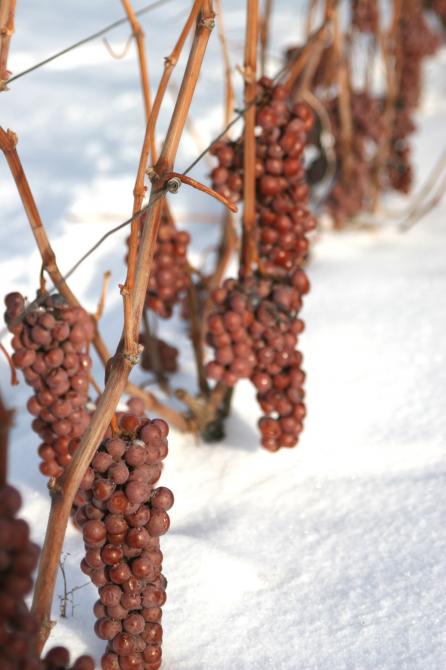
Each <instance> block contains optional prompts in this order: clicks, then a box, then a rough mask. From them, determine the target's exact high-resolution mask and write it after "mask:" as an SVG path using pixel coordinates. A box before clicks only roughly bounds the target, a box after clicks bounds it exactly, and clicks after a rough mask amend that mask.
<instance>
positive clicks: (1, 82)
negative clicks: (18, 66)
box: [0, 0, 16, 91]
mask: <svg viewBox="0 0 446 670" xmlns="http://www.w3.org/2000/svg"><path fill="white" fill-rule="evenodd" d="M15 6H16V0H2V2H1V3H0V91H4V90H7V84H8V78H9V74H10V72H9V70H8V67H7V65H8V54H9V46H10V43H11V38H12V36H13V34H14V14H15Z"/></svg>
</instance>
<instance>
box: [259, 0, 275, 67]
mask: <svg viewBox="0 0 446 670" xmlns="http://www.w3.org/2000/svg"><path fill="white" fill-rule="evenodd" d="M272 10H273V0H265V6H264V9H263V14H262V17H261V19H260V76H261V77H263V75H264V74H265V72H266V55H267V53H268V45H269V32H270V24H271V15H272Z"/></svg>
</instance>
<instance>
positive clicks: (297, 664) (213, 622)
mask: <svg viewBox="0 0 446 670" xmlns="http://www.w3.org/2000/svg"><path fill="white" fill-rule="evenodd" d="M142 4H143V3H142V2H139V3H135V6H137V7H139V6H142ZM275 4H276V12H277V13H276V19H275V22H274V23H275V32H276V40H275V42H274V44H273V46H272V52H273V54H276V55H278V54H279V53H280V46H281V45H283V44H290V43H292V41H293V39H294V37H295V31H297V30H298V27H299V24H300V20H301V18H300V16H299V7H300V6H301V4H302V2H299V3H297V2H293V3H291V2H289V1H287V0H281V1H278V2H277V3H275ZM62 5H63V6H62ZM223 5H224V6H225V7H227V9H225V19H226V25H227V27H228V34H229V39H230V44H231V47H232V49H233V53H234V54H235V56H236V62H238V63H241V62H242V51H241V49H242V43H243V27H242V26H243V16H244V12H243V11H242V9H240V8H241V7H242V6H243V5H242V3H239V2H237V0H229V1H226V0H225V2H223ZM188 6H189V3H188V2H186V1H184V2H176V3H173V2H171V3H169V4H167V5H166V6H165V7H164V8H162V9H159V10H157V11H155V12H154V13H151V14H147V15H146V16H145V17H144V18H143V19H142V24H143V26H144V28H145V29H146V32H147V44H148V50H149V60H150V64H151V70H152V75H153V79H154V81H156V80H157V79H158V77H159V75H160V71H161V67H162V58H161V57H162V56H164V55H167V54H168V53H169V51H170V50H171V48H172V46H173V39H174V36H175V34H177V33H178V32H179V29H180V25H181V21H182V20H184V17H185V16H186V12H187V7H188ZM17 9H18V11H17V20H16V34H15V36H14V39H13V43H12V49H11V58H10V67H11V69H13V70H14V72H18V71H20V70H21V69H23V68H25V67H28V66H29V65H31V64H32V63H34V62H35V61H37V60H39V59H41V58H42V57H45V56H46V55H48V54H50V53H52V52H53V51H57V50H58V49H60V48H63V47H64V46H65V45H67V44H69V43H71V42H73V41H75V40H76V39H79V38H81V37H83V36H84V35H85V34H88V33H89V32H93V31H95V30H97V29H99V28H101V27H102V26H103V25H105V24H107V23H108V22H111V21H113V20H115V19H116V18H119V17H120V16H121V15H122V10H121V7H120V4H119V2H117V1H116V2H114V3H111V2H109V1H107V0H96V1H95V2H94V3H91V2H87V0H78V1H77V2H64V3H53V2H50V0H41V1H40V2H38V3H24V2H19V3H18V8H17ZM127 35H128V29H126V28H121V29H119V30H116V31H114V32H113V33H111V34H110V35H109V40H110V42H111V43H112V45H113V46H114V47H115V48H116V49H119V48H120V46H121V45H122V44H123V43H124V42H125V40H126V38H127ZM219 58H220V52H219V47H218V43H217V38H216V35H214V37H213V38H212V41H211V43H210V47H209V53H208V56H207V57H206V61H205V67H204V70H203V74H202V77H201V81H200V83H199V86H198V88H197V97H196V99H195V101H194V104H193V108H192V118H193V119H194V121H195V124H196V126H197V127H198V128H199V130H200V134H201V136H202V140H203V143H207V141H208V140H209V139H210V138H211V137H212V135H213V134H215V133H217V132H218V131H219V129H220V128H221V110H220V107H219V104H218V101H219V100H220V99H221V95H222V82H221V65H220V60H219ZM183 62H184V60H183V61H182V63H183ZM445 68H446V54H445V51H444V50H443V51H442V52H441V53H440V54H439V56H438V57H437V58H436V61H435V63H432V64H430V65H429V68H428V84H429V88H428V94H427V96H426V101H425V105H424V108H423V113H422V115H421V117H420V130H421V132H420V134H419V136H418V137H417V140H416V163H417V168H418V180H419V183H421V182H422V181H423V179H424V178H426V176H427V174H428V172H429V170H430V168H431V167H432V165H433V164H434V163H435V161H436V159H437V158H438V156H439V155H440V153H441V151H442V150H443V148H444V122H445V118H446V117H445V114H446V83H445V82H446V76H445ZM180 72H181V64H180V68H179V70H178V72H176V73H175V75H174V80H175V81H176V82H178V81H179V80H180ZM170 107H171V101H169V103H168V105H167V107H166V114H164V121H163V123H162V124H161V126H160V136H161V134H162V132H163V129H164V128H165V125H166V118H167V111H168V108H170ZM0 124H1V125H2V126H3V127H10V128H11V129H13V130H14V131H15V132H17V134H18V135H19V139H20V142H19V147H18V148H19V152H20V154H21V157H22V159H23V163H24V166H25V169H26V172H27V175H28V178H29V181H30V183H31V187H32V189H33V191H34V194H35V197H36V200H37V202H38V205H39V207H40V211H41V214H42V217H43V220H44V221H45V224H46V226H47V229H48V232H49V234H50V237H51V240H52V242H53V244H54V248H55V250H56V253H57V256H58V260H59V263H60V266H61V268H62V270H66V269H67V268H68V267H70V265H71V264H72V263H73V261H75V260H76V259H77V257H78V256H80V255H81V254H82V253H83V251H84V250H86V249H87V248H88V246H89V245H90V244H91V243H92V242H94V241H96V239H97V238H98V237H100V236H101V235H102V234H103V233H104V232H105V231H106V230H107V229H109V228H110V227H111V226H112V225H115V224H116V223H117V222H119V221H120V220H124V219H125V218H126V217H127V215H128V214H129V211H130V209H131V201H132V187H133V179H134V174H135V170H136V166H137V160H138V154H139V149H140V143H141V140H142V133H143V115H142V104H141V98H140V92H139V89H138V71H137V65H136V59H135V54H134V50H133V49H132V50H131V52H130V53H129V54H128V55H127V57H126V58H125V59H124V60H118V61H115V60H112V59H111V57H110V55H109V54H108V52H107V51H106V50H105V48H104V46H103V45H102V44H101V43H100V41H95V42H93V43H90V44H89V45H86V46H85V47H83V48H81V49H79V50H77V51H74V52H73V53H71V54H69V55H67V56H65V57H64V58H61V59H59V60H58V61H56V62H55V63H54V64H51V65H50V66H48V67H47V68H44V69H42V70H40V71H36V72H34V73H33V74H30V75H29V76H27V77H24V78H23V79H21V80H18V81H17V82H15V83H13V84H12V85H11V90H10V91H9V92H8V93H3V94H1V95H0ZM197 153H198V151H197V147H196V145H195V144H194V141H193V140H192V139H191V138H190V137H188V136H187V135H186V136H185V139H184V142H183V143H182V149H181V153H180V155H179V159H178V163H177V165H178V168H180V169H181V168H182V167H184V166H185V165H187V163H188V162H189V161H190V160H191V159H192V158H193V157H194V156H195V155H196V154H197ZM207 170H208V168H207V166H206V164H205V163H204V162H203V163H202V164H201V165H200V166H199V167H197V169H196V170H195V172H194V176H197V178H204V175H205V173H206V171H207ZM172 200H173V204H174V206H175V207H176V211H177V212H178V214H179V215H180V217H181V218H180V220H181V222H182V223H185V224H189V223H190V222H191V220H193V214H194V213H195V212H201V213H202V212H203V211H204V212H208V213H210V214H212V215H214V216H215V215H218V214H219V212H220V210H219V207H218V206H217V205H216V204H215V203H213V202H211V201H210V200H209V199H207V198H205V197H204V196H201V195H200V194H198V195H197V194H196V193H193V194H191V193H190V192H188V191H187V190H186V189H182V190H181V192H180V194H179V195H178V196H176V199H172ZM0 203H1V220H2V225H1V226H0V254H1V261H2V291H3V293H6V292H8V291H10V290H21V291H23V292H24V293H25V294H27V295H28V296H31V297H32V296H33V293H34V291H35V289H36V286H37V282H38V275H39V270H40V261H39V257H38V254H37V253H36V251H35V249H34V244H33V239H32V236H31V233H30V231H29V229H28V224H27V222H26V219H25V216H24V214H23V212H22V209H21V206H20V202H19V200H18V196H17V193H16V190H15V187H14V184H13V182H12V179H11V177H10V175H9V173H8V170H7V168H6V166H5V162H4V160H3V159H2V158H1V157H0ZM402 204H403V203H402V202H396V203H393V206H394V207H401V206H402ZM445 212H446V205H445V204H443V206H442V207H439V208H438V209H436V210H434V211H433V212H432V213H431V214H430V215H429V216H428V217H427V218H426V219H424V220H423V221H422V222H420V223H419V224H418V225H417V226H416V227H414V228H413V230H412V231H411V232H410V233H407V234H405V235H402V234H400V233H398V232H397V231H396V229H395V228H394V227H389V226H387V227H384V228H383V229H382V231H381V232H371V233H370V232H369V233H365V232H362V233H344V234H338V235H333V234H329V233H326V234H324V235H322V237H321V238H320V240H319V241H318V244H317V245H316V247H315V250H314V255H313V259H312V263H311V265H310V268H309V273H310V276H311V280H312V286H313V290H312V292H311V294H310V295H309V297H308V298H307V300H306V304H305V310H304V318H305V320H306V323H307V331H306V334H305V337H304V338H303V349H304V354H305V368H306V371H307V374H308V383H307V391H308V407H309V416H308V420H307V423H306V430H305V433H304V436H303V438H302V441H301V445H300V446H299V448H298V449H295V450H291V451H286V450H283V451H281V452H279V453H277V454H269V453H266V452H264V451H262V450H260V448H259V447H258V446H257V444H258V437H257V432H256V428H255V421H256V416H257V407H256V404H255V402H254V395H253V392H252V390H251V389H250V387H249V386H248V385H247V384H246V385H244V384H242V385H240V388H239V389H238V390H237V393H236V396H235V401H234V413H233V416H232V418H231V419H230V421H229V422H228V425H227V439H226V440H225V441H224V442H223V443H221V444H217V445H197V444H195V443H194V441H193V440H192V438H190V437H182V436H180V435H178V434H175V433H172V435H171V441H170V444H171V451H170V455H169V458H168V462H167V464H166V468H165V472H164V475H163V482H164V483H165V484H166V485H167V486H170V487H171V488H172V489H173V491H174V493H175V496H176V504H175V507H174V509H173V510H172V514H171V518H172V527H171V531H170V532H169V534H168V535H167V536H166V537H165V539H164V540H163V551H164V554H165V565H164V571H165V574H166V576H167V578H168V580H169V587H168V601H167V604H166V606H165V610H164V632H165V641H164V659H165V661H164V666H163V667H164V668H165V670H443V668H446V605H445V598H444V584H445V582H446V562H445V558H444V557H445V554H446V539H445V527H446V502H445V495H444V479H445V476H446V473H445V470H446V459H445V444H444V443H445V438H446V413H445V411H444V398H445V392H446V345H445V336H444V333H445V329H446V303H445V299H444V296H445V286H446V281H445V280H446V268H445V262H444V258H445V253H444V249H445V245H446V226H445V222H444V218H445ZM189 229H190V230H191V231H192V233H193V235H194V238H195V244H196V248H197V249H198V248H199V249H206V248H207V247H209V246H210V245H212V244H213V243H214V241H215V239H216V234H217V226H214V227H213V229H212V230H211V231H210V230H208V227H205V226H204V225H203V224H196V225H190V227H189ZM125 234H126V233H120V234H118V235H116V236H115V237H114V238H113V240H111V241H108V242H107V243H106V244H105V245H104V246H103V247H102V248H101V249H100V250H98V252H97V253H96V254H95V255H94V257H92V258H91V259H89V260H88V262H86V263H85V265H84V266H83V268H82V269H81V270H80V271H78V272H77V273H76V274H75V275H74V276H73V278H72V281H71V282H70V284H71V286H72V288H73V290H74V291H75V292H76V294H77V295H78V296H79V298H80V299H81V301H83V303H84V304H85V306H86V307H88V308H90V309H93V308H94V306H95V303H96V300H97V297H98V294H99V291H100V283H101V276H102V272H103V271H104V270H107V269H111V270H112V272H113V278H112V287H111V289H110V291H109V297H108V302H107V312H106V315H105V316H104V319H103V323H102V326H103V327H102V330H103V332H104V334H105V336H106V339H107V341H108V343H109V345H110V348H113V347H114V346H115V345H116V339H117V337H118V333H119V332H120V323H121V321H120V319H121V301H120V297H119V293H118V290H117V284H118V283H119V282H120V281H122V279H123V276H124V265H123V256H124V245H123V239H124V236H125ZM198 238H199V239H198ZM179 328H181V325H180V323H179V322H174V323H173V324H169V325H167V327H166V330H165V332H167V333H169V331H170V332H172V331H173V330H174V329H176V332H177V335H176V338H177V340H178V339H179V338H180V337H183V339H185V336H184V333H183V334H181V333H180V334H178V329H179ZM7 339H8V338H5V340H7ZM185 346H186V345H185ZM192 369H193V367H192V364H188V365H186V366H185V368H183V372H182V374H181V375H180V376H179V380H180V382H181V383H182V384H187V383H190V379H191V374H192ZM1 370H2V375H1V387H2V391H3V393H4V394H5V396H6V399H7V402H8V404H9V405H10V406H14V407H16V409H17V417H16V427H15V429H14V431H13V434H12V441H11V442H12V448H11V455H10V464H11V468H10V469H11V477H12V479H13V481H14V482H15V483H16V484H17V485H18V486H19V488H20V490H21V491H22V492H23V494H24V499H25V506H24V515H25V516H26V518H27V519H28V520H29V521H30V523H31V525H32V529H33V536H34V537H35V538H36V539H41V538H42V533H43V529H44V526H45V519H46V515H47V511H48V497H47V493H46V481H45V480H44V478H43V477H42V476H41V475H40V474H39V473H38V469H37V462H38V458H37V455H36V446H37V444H38V439H37V437H36V436H35V435H34V434H33V433H31V431H30V429H29V423H30V419H29V416H28V415H27V414H26V411H25V409H24V408H25V403H26V399H27V398H28V397H29V395H30V390H29V388H28V387H26V386H25V384H24V383H23V382H22V383H21V384H20V386H19V387H16V388H14V389H11V388H9V387H8V372H7V369H6V366H4V365H2V368H1ZM95 374H96V376H97V378H98V379H101V378H102V372H101V368H100V366H99V364H97V365H96V368H95ZM134 380H135V381H136V382H140V381H142V380H143V375H142V373H140V372H138V371H135V373H134ZM79 544H80V543H79V536H78V534H77V533H76V532H75V531H74V530H72V529H70V530H69V532H68V534H67V540H66V546H65V551H66V552H67V554H69V555H68V556H67V559H66V569H67V576H68V582H69V588H72V587H76V586H81V585H83V584H84V583H85V582H86V578H85V576H84V575H83V574H82V573H81V572H80V571H79V569H78V564H79V561H80V558H81V555H82V551H81V548H80V546H79ZM61 593H62V584H61V582H59V584H58V587H57V594H59V595H60V594H61ZM74 597H75V604H76V607H75V610H74V615H73V616H72V617H70V618H68V619H66V620H60V619H59V620H58V624H57V626H56V627H55V629H54V632H53V635H52V641H53V643H56V642H63V643H64V644H67V645H68V646H69V647H70V649H71V650H72V651H73V652H75V653H77V654H78V653H81V652H84V650H86V649H88V650H90V651H91V652H92V653H93V654H94V655H95V656H96V657H97V658H99V657H100V655H101V653H102V649H103V643H102V642H101V641H100V640H98V639H97V638H95V636H94V634H93V632H92V624H93V614H92V612H91V606H92V604H93V602H94V600H95V599H96V595H95V588H94V587H93V586H91V585H88V586H85V587H84V588H82V590H80V591H76V592H75V595H74ZM53 614H54V617H55V618H56V619H58V618H59V617H58V602H57V600H56V601H55V604H54V612H53Z"/></svg>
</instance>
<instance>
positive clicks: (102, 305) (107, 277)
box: [94, 270, 111, 321]
mask: <svg viewBox="0 0 446 670" xmlns="http://www.w3.org/2000/svg"><path fill="white" fill-rule="evenodd" d="M110 277H111V272H110V270H107V272H104V274H103V277H102V289H101V295H100V298H99V302H98V306H97V307H96V314H95V315H94V318H95V319H96V321H100V320H101V319H102V315H103V314H104V309H105V300H106V297H107V291H108V286H109V284H110Z"/></svg>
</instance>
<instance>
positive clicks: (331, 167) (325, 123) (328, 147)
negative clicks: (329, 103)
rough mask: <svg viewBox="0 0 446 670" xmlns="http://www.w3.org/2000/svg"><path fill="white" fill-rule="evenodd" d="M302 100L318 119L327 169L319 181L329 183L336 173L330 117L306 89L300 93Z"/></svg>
mask: <svg viewBox="0 0 446 670" xmlns="http://www.w3.org/2000/svg"><path fill="white" fill-rule="evenodd" d="M302 100H304V101H305V102H306V103H307V105H309V106H310V107H311V108H312V109H313V111H314V113H315V114H316V116H317V117H318V119H319V122H320V124H321V128H322V130H321V145H322V147H321V148H322V150H323V151H324V153H325V158H326V161H327V167H326V169H325V174H324V176H323V177H322V179H321V181H331V180H332V179H333V177H334V176H335V173H336V162H337V159H336V151H335V148H334V144H333V131H332V125H331V121H330V115H329V114H328V112H327V109H326V107H325V106H324V105H323V103H322V102H321V101H320V100H319V98H317V97H316V96H315V95H314V93H312V92H311V91H310V90H309V89H306V90H304V91H303V92H302Z"/></svg>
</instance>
